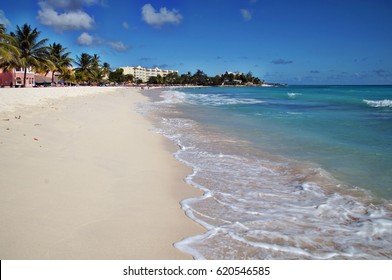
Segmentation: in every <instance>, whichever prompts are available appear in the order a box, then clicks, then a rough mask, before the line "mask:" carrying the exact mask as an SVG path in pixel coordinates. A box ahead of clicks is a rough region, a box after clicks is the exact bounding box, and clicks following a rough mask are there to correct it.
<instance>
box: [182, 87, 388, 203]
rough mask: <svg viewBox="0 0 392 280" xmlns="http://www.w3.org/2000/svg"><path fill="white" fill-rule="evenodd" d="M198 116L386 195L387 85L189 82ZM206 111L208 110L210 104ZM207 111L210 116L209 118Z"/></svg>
mask: <svg viewBox="0 0 392 280" xmlns="http://www.w3.org/2000/svg"><path fill="white" fill-rule="evenodd" d="M183 92H185V93H187V97H186V99H187V102H188V103H191V104H193V105H196V106H198V107H200V106H203V107H204V108H203V110H205V111H206V112H205V113H204V116H206V117H203V116H198V115H197V114H193V116H192V117H194V118H195V119H197V120H200V121H202V122H203V123H209V124H216V125H217V126H219V127H220V128H222V129H224V130H226V131H228V132H229V133H231V134H233V135H236V136H239V137H241V138H244V139H246V140H249V141H251V142H252V144H253V145H255V146H257V147H259V148H261V149H263V150H265V151H269V152H271V153H273V154H279V155H283V156H287V157H289V158H293V159H297V160H301V161H309V162H312V163H316V164H319V165H320V166H321V167H323V168H325V169H326V170H327V171H329V172H331V173H332V174H333V175H334V176H335V177H336V178H338V179H341V180H343V181H344V182H346V183H347V184H349V185H351V186H358V187H361V188H364V189H367V190H370V191H372V192H373V194H374V195H376V196H379V197H383V198H387V199H391V198H392V87H388V86H377V87H372V86H368V87H364V86H354V87H348V86H343V87H339V86H324V87H299V86H298V87H287V88H207V89H204V88H203V89H188V90H185V91H183ZM208 111H209V112H208ZM209 115H213V116H214V117H213V118H209V117H208V116H209Z"/></svg>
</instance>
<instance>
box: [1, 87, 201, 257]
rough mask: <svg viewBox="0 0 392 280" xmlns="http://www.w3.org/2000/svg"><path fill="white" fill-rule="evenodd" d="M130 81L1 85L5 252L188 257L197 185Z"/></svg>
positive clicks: (198, 231)
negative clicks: (190, 205)
mask: <svg viewBox="0 0 392 280" xmlns="http://www.w3.org/2000/svg"><path fill="white" fill-rule="evenodd" d="M146 99H147V98H146V97H144V96H143V95H142V94H141V92H140V90H137V89H131V88H99V87H95V88H94V87H91V88H90V87H80V88H77V87H75V88H38V89H0V131H1V133H0V158H1V161H0V201H1V203H0V259H3V260H4V259H76V260H78V259H104V260H106V259H191V258H192V256H190V255H189V254H186V253H183V252H181V251H180V250H178V249H176V248H175V247H174V246H173V244H174V243H176V242H178V241H180V240H182V239H183V238H185V237H187V236H191V235H195V234H201V233H202V232H203V228H202V227H201V226H200V225H198V224H197V223H195V222H194V221H192V220H191V219H189V218H187V217H186V215H185V214H184V211H183V210H182V209H181V207H180V201H182V200H183V199H185V198H190V197H195V196H199V195H200V192H199V191H197V190H196V189H195V188H193V187H192V186H189V185H187V184H186V183H185V182H184V178H185V177H186V175H187V174H189V173H191V169H190V168H189V167H186V166H185V165H183V164H182V163H180V162H179V161H177V160H176V159H174V158H173V156H172V153H173V152H174V151H175V150H176V148H177V147H176V146H175V145H174V144H173V143H171V142H170V141H169V140H167V139H165V138H164V137H163V136H161V135H159V134H157V133H155V132H154V131H153V126H152V123H150V122H149V121H148V120H147V119H146V118H145V117H144V116H143V115H142V114H140V113H138V112H137V111H136V108H137V106H138V104H139V103H140V102H144V101H146Z"/></svg>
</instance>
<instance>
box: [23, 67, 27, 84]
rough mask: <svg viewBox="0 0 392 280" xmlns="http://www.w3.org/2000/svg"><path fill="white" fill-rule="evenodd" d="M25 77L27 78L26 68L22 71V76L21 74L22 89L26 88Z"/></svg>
mask: <svg viewBox="0 0 392 280" xmlns="http://www.w3.org/2000/svg"><path fill="white" fill-rule="evenodd" d="M26 77H27V67H25V69H24V74H23V87H26Z"/></svg>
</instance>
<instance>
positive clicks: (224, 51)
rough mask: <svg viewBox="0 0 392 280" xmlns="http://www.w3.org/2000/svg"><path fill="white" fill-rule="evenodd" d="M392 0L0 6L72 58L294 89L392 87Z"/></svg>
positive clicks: (60, 1)
mask: <svg viewBox="0 0 392 280" xmlns="http://www.w3.org/2000/svg"><path fill="white" fill-rule="evenodd" d="M391 13H392V1H390V0H328V1H321V0H320V1H314V0H313V1H311V0H296V1H294V0H230V1H229V0H173V1H165V0H19V1H2V3H1V4H0V22H2V23H4V24H5V25H6V27H7V29H8V30H9V31H14V30H15V28H16V25H23V24H24V23H29V24H30V25H32V27H37V28H38V30H40V31H41V32H42V36H43V37H45V38H48V39H49V40H50V43H53V42H56V43H61V44H62V45H63V46H65V47H67V48H68V50H69V51H71V52H72V55H73V57H75V56H76V55H80V54H81V53H82V52H88V53H90V54H95V53H96V54H98V55H100V57H101V59H102V62H109V63H110V65H111V66H112V67H113V68H115V67H120V66H137V65H142V66H145V67H156V66H157V67H160V68H163V69H178V70H179V71H180V73H186V72H188V71H190V72H192V73H194V72H195V71H196V70H197V69H201V70H203V71H204V72H206V73H207V74H208V75H216V74H220V73H223V72H225V71H241V72H248V71H252V73H253V74H254V75H255V76H258V77H260V78H261V79H264V80H266V81H268V82H281V83H289V84H392V16H391Z"/></svg>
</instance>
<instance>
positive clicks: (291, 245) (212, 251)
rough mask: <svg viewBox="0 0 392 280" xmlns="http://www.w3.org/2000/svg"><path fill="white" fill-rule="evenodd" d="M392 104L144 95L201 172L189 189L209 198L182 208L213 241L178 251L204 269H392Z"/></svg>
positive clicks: (376, 93) (182, 155)
mask: <svg viewBox="0 0 392 280" xmlns="http://www.w3.org/2000/svg"><path fill="white" fill-rule="evenodd" d="M358 92H359V93H358ZM390 93H391V88H390V87H385V88H382V87H377V88H376V90H374V89H373V88H370V87H369V88H368V87H365V88H364V87H362V88H356V87H355V88H348V87H337V88H336V87H332V88H331V87H317V88H314V87H295V88H279V89H265V88H202V89H192V90H189V89H188V90H186V91H178V90H172V91H163V92H161V93H160V94H159V96H158V97H157V96H156V95H157V93H156V92H155V93H154V92H150V93H147V95H149V96H151V97H153V98H151V102H149V103H148V104H144V105H143V106H144V109H143V110H147V111H149V113H150V115H151V116H152V117H153V118H154V119H155V122H156V125H157V131H158V132H159V133H161V134H163V135H165V136H166V137H168V138H169V139H172V140H173V141H174V142H176V143H177V144H178V145H179V147H181V149H180V150H179V151H178V152H177V153H176V154H175V157H176V158H177V159H178V160H180V161H182V162H184V163H185V164H187V165H189V166H191V167H192V168H193V173H192V174H190V175H189V176H188V177H187V178H186V181H187V182H188V183H190V184H192V185H194V186H195V187H197V188H200V189H202V190H203V191H204V193H205V194H204V196H203V197H200V198H191V199H187V200H185V201H183V202H182V207H183V209H184V210H185V211H186V213H187V215H188V216H189V217H190V218H192V219H194V220H196V221H198V222H199V223H200V224H202V225H203V226H204V227H205V228H206V229H207V232H206V233H205V234H204V235H201V236H194V237H189V238H186V239H185V240H183V241H181V242H178V243H176V246H177V247H178V248H179V249H181V250H183V251H186V252H188V253H191V254H192V255H193V256H194V257H195V258H198V259H203V258H206V259H380V258H381V259H383V258H387V259H389V258H391V257H392V214H391V213H392V212H391V210H392V206H391V201H390V199H391V176H392V175H391V174H392V172H388V170H391V162H392V160H391V154H392V153H390V151H391V150H390V149H391V146H390V144H389V142H388V140H390V139H391V138H390V137H391V134H390V133H391V132H390V131H391V130H389V128H391V127H390V126H391V120H392V108H390V107H389V103H388V102H386V100H390V99H388V98H389V97H388V94H390ZM372 98H373V99H372ZM391 99H392V98H391ZM370 100H371V101H374V103H372V102H370V103H369V101H370ZM380 106H381V107H380ZM375 110H378V111H375ZM374 165H376V166H374ZM356 182H358V183H356ZM361 184H362V185H361ZM385 198H386V199H385Z"/></svg>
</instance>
